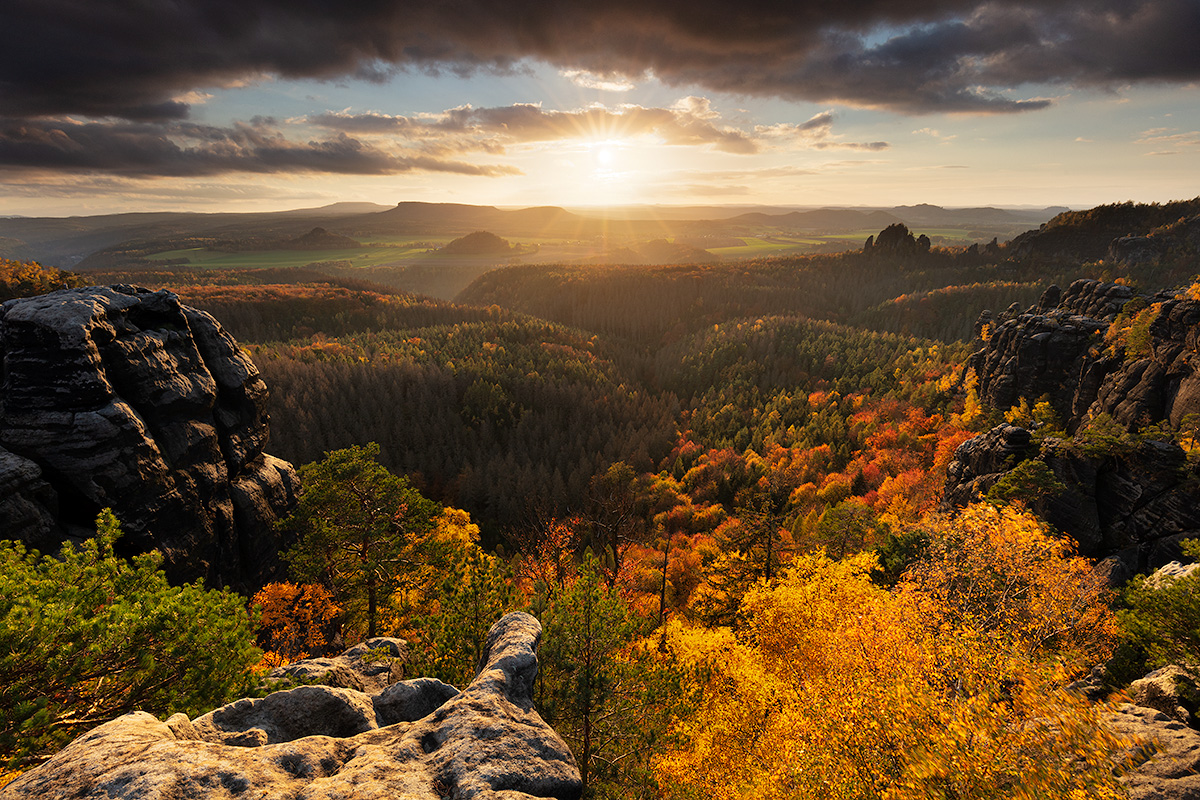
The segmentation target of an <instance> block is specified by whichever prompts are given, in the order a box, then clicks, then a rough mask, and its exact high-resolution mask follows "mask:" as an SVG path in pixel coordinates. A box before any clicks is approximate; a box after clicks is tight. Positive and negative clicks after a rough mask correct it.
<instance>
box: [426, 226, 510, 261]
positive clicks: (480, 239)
mask: <svg viewBox="0 0 1200 800" xmlns="http://www.w3.org/2000/svg"><path fill="white" fill-rule="evenodd" d="M512 251H513V246H512V245H511V244H509V243H508V240H507V239H501V238H500V237H499V236H497V235H496V234H494V233H489V232H488V231H475V232H474V233H468V234H467V235H466V236H460V237H459V238H457V239H455V240H454V241H452V242H450V243H449V244H447V245H446V246H445V247H443V248H442V252H443V253H447V254H450V255H456V256H498V255H508V254H509V253H511V252H512Z"/></svg>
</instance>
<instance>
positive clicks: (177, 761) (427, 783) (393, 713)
mask: <svg viewBox="0 0 1200 800" xmlns="http://www.w3.org/2000/svg"><path fill="white" fill-rule="evenodd" d="M540 636H541V625H539V624H538V621H537V620H536V619H534V618H533V617H531V616H529V615H528V614H523V613H515V614H509V615H507V616H505V617H504V618H502V619H501V620H500V621H499V622H497V623H496V624H495V625H493V626H492V629H491V631H490V632H489V633H488V638H487V644H486V650H485V652H484V656H483V663H482V665H481V667H480V670H479V673H478V674H477V675H476V677H475V680H474V681H473V682H472V683H471V685H470V686H468V687H467V688H466V689H465V690H464V691H463V692H462V693H458V692H457V691H456V690H454V689H453V688H452V687H449V686H446V685H445V684H442V683H440V682H439V681H434V680H432V679H428V678H422V679H417V680H415V681H404V682H402V683H397V684H393V685H391V686H389V687H387V688H386V689H384V690H383V691H382V692H380V693H378V694H375V695H369V694H365V693H363V692H358V691H355V690H352V689H342V688H330V687H327V686H301V687H299V688H296V689H291V690H288V691H283V692H276V693H275V694H272V695H268V696H267V697H265V698H262V699H259V700H250V699H246V700H239V701H237V702H236V703H233V704H231V705H228V706H225V707H223V708H220V709H216V710H215V711H212V712H209V713H208V714H205V715H203V716H201V717H198V718H196V719H195V720H189V719H188V718H187V717H186V716H184V715H183V714H176V715H175V716H173V717H171V718H170V719H168V720H166V722H160V721H159V720H157V719H155V718H154V717H152V716H151V715H149V714H146V713H142V712H137V713H133V714H127V715H126V716H124V717H119V718H118V719H115V720H113V721H112V722H109V723H107V724H105V725H102V726H100V727H99V728H96V729H95V730H93V731H91V732H90V733H87V734H85V735H83V736H81V737H79V738H78V739H76V740H75V741H74V742H72V743H71V744H70V745H68V746H67V747H66V748H65V749H63V750H62V751H61V752H59V753H58V754H57V755H56V756H54V757H53V758H52V759H50V760H49V761H48V762H46V763H45V764H43V765H42V766H40V767H38V768H37V769H34V770H31V771H30V772H28V773H26V774H24V775H22V776H21V777H20V778H18V779H17V780H16V781H14V782H13V783H11V784H9V785H8V786H7V787H6V788H5V789H2V790H0V797H3V798H4V800H25V798H29V799H30V800H32V798H39V800H48V799H50V798H62V799H63V800H65V799H66V798H110V797H117V796H120V797H139V798H164V799H165V798H175V797H187V798H195V799H196V800H204V799H205V798H213V799H214V800H216V799H217V798H228V797H231V796H244V797H256V798H263V799H264V800H291V799H292V798H299V797H303V798H307V799H308V800H322V799H323V798H328V799H329V800H334V798H338V799H341V798H350V797H354V798H363V799H364V800H365V799H367V798H372V799H373V798H378V799H379V800H384V799H385V798H387V799H388V800H391V799H392V798H412V799H413V800H437V799H438V798H458V799H459V800H466V799H467V798H479V800H534V798H557V799H558V800H576V799H577V798H578V797H579V795H580V792H581V790H582V784H581V780H580V775H579V769H578V767H577V766H576V763H575V759H574V757H573V756H572V755H571V751H570V750H569V749H567V746H566V745H565V744H564V743H563V741H562V739H561V738H559V736H558V734H556V733H555V732H554V731H553V729H551V728H550V727H549V726H548V725H546V723H545V722H543V721H542V718H541V717H540V716H539V715H538V713H537V710H536V709H535V708H534V707H533V694H532V693H533V682H534V678H535V677H536V675H537V655H536V648H537V643H538V640H539V638H540Z"/></svg>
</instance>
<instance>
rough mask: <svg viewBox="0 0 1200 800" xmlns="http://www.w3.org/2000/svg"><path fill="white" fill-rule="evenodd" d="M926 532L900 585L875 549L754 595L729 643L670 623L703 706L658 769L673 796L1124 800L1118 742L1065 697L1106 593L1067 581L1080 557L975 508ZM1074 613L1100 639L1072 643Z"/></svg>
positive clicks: (1089, 647)
mask: <svg viewBox="0 0 1200 800" xmlns="http://www.w3.org/2000/svg"><path fill="white" fill-rule="evenodd" d="M927 528H928V530H929V532H930V535H931V537H932V539H933V541H932V544H931V547H930V553H929V555H928V556H927V557H926V560H925V561H924V562H922V563H921V564H919V565H918V566H916V567H915V568H914V569H913V570H912V571H911V572H910V574H909V577H908V579H907V580H906V581H905V582H904V583H903V584H902V585H901V586H899V587H897V588H896V589H894V590H888V589H884V588H881V587H879V586H877V585H875V584H874V583H872V582H871V580H870V577H869V575H870V572H871V570H872V569H873V568H874V567H875V557H874V555H873V554H871V553H860V554H857V555H852V556H849V557H847V558H845V559H843V560H841V561H832V560H831V559H829V558H828V557H827V556H825V555H824V553H823V552H817V553H811V554H804V555H800V556H798V557H797V558H796V559H795V561H794V563H793V565H792V567H791V569H790V570H788V571H787V572H786V573H785V574H784V576H783V577H782V578H781V579H780V580H779V581H778V582H777V583H776V584H774V585H767V584H765V583H763V584H760V585H759V586H758V587H756V588H754V589H752V590H751V591H749V592H748V593H747V594H746V596H745V598H744V600H743V616H744V619H745V625H744V627H743V628H742V629H741V630H740V631H739V632H738V633H733V632H731V631H729V630H727V629H718V630H715V631H713V630H707V629H698V628H688V627H686V626H684V625H682V624H680V623H677V622H676V623H672V624H671V625H669V626H668V629H667V632H666V635H665V637H664V640H665V642H666V643H667V647H668V649H669V652H670V655H671V656H672V657H674V658H676V659H678V661H679V662H680V663H681V664H682V665H683V666H685V667H687V668H689V669H690V670H691V674H692V676H693V677H692V679H691V682H690V692H691V696H692V697H693V698H695V700H694V711H693V712H692V713H691V714H690V715H687V716H685V717H684V718H682V719H681V720H680V722H679V724H678V725H677V727H676V730H675V733H676V735H677V736H678V740H677V742H678V744H677V746H676V747H674V748H673V749H671V750H668V751H667V752H665V753H663V754H661V755H660V756H658V757H657V758H656V759H655V762H654V763H655V767H656V770H657V775H658V778H659V781H660V783H661V785H662V786H664V787H665V790H666V792H667V794H668V795H670V796H678V797H711V798H722V799H725V798H728V799H729V800H733V798H794V797H831V798H886V799H887V800H910V799H911V800H917V798H922V799H923V798H930V797H941V798H951V797H953V798H978V799H979V800H983V798H1022V799H1023V800H1026V799H1027V800H1033V799H1034V798H1043V797H1063V798H1079V799H1080V800H1082V798H1085V797H1087V798H1115V797H1120V796H1123V792H1122V788H1121V787H1120V785H1119V783H1118V781H1117V778H1116V773H1115V771H1114V766H1116V765H1118V764H1119V763H1121V762H1122V761H1123V760H1124V759H1125V753H1126V752H1127V750H1126V748H1127V745H1128V743H1127V742H1124V741H1122V740H1120V739H1119V738H1118V737H1117V736H1115V735H1114V734H1112V733H1111V732H1109V731H1108V730H1107V729H1106V728H1105V726H1104V723H1103V719H1102V709H1100V708H1097V707H1094V706H1091V705H1089V704H1088V702H1087V701H1085V700H1084V699H1083V698H1081V697H1079V696H1077V695H1075V694H1074V693H1071V692H1068V691H1066V690H1065V689H1063V688H1062V684H1063V681H1064V679H1065V676H1066V675H1067V674H1068V672H1069V669H1070V665H1071V663H1074V661H1075V660H1076V659H1075V656H1076V655H1078V654H1079V653H1081V652H1089V653H1097V652H1099V651H1100V650H1101V649H1103V646H1104V644H1105V642H1106V640H1107V639H1106V637H1107V633H1105V632H1106V631H1108V630H1109V629H1110V624H1111V623H1110V616H1109V612H1108V611H1107V608H1106V607H1105V606H1104V604H1103V603H1102V602H1101V596H1100V594H1099V593H1098V592H1096V591H1094V588H1093V587H1092V586H1091V585H1090V584H1087V583H1085V584H1084V585H1083V586H1082V587H1076V586H1072V585H1070V584H1069V582H1068V581H1069V580H1070V579H1071V578H1072V577H1079V575H1078V574H1077V572H1076V571H1075V566H1076V564H1075V563H1074V560H1073V559H1072V557H1071V556H1070V555H1069V554H1066V553H1065V552H1064V551H1063V549H1062V548H1061V547H1060V546H1059V545H1058V544H1057V543H1056V542H1055V541H1054V540H1053V539H1052V537H1050V536H1048V535H1047V534H1046V533H1045V531H1044V530H1043V529H1041V527H1040V526H1039V525H1037V524H1036V521H1034V520H1032V519H1031V518H1028V517H1026V516H1024V515H1019V514H1016V513H1015V512H998V511H995V510H994V509H971V510H969V511H968V513H967V514H966V515H964V517H963V518H962V519H960V520H959V521H952V520H941V519H939V520H935V521H932V522H931V523H930V524H929V525H928V526H927ZM950 543H959V544H957V545H952V544H950ZM954 547H957V548H958V552H959V556H960V557H959V558H958V559H951V558H947V557H944V556H943V553H949V552H950V551H951V550H952V549H953V548H954ZM1009 559H1011V560H1009ZM939 569H940V570H943V571H946V572H948V573H949V574H948V575H947V576H946V577H944V578H942V579H935V578H934V577H933V576H934V574H935V573H936V572H937V571H938V570H939ZM1060 571H1061V572H1062V573H1063V574H1064V575H1066V576H1067V578H1065V579H1061V580H1060V579H1059V578H1058V576H1057V573H1058V572H1060ZM971 581H975V582H976V583H977V584H978V587H977V590H976V589H973V590H971V591H969V592H968V591H967V588H966V585H967V584H968V583H969V582H971ZM1069 609H1073V612H1072V611H1069ZM1069 613H1074V614H1075V615H1076V616H1077V617H1080V618H1083V619H1088V620H1091V621H1092V623H1094V624H1095V625H1096V627H1097V629H1098V630H1099V631H1101V632H1102V633H1098V634H1096V635H1093V636H1090V637H1089V636H1083V635H1082V631H1078V632H1077V633H1078V634H1079V635H1078V636H1077V635H1076V633H1074V632H1072V631H1070V630H1064V623H1065V620H1066V617H1067V615H1068V614H1069ZM1051 631H1054V632H1056V633H1055V635H1053V636H1049V637H1048V636H1047V634H1049V633H1050V632H1051ZM1068 652H1070V655H1068V656H1066V657H1065V658H1064V657H1062V656H1063V655H1064V654H1066V653H1068Z"/></svg>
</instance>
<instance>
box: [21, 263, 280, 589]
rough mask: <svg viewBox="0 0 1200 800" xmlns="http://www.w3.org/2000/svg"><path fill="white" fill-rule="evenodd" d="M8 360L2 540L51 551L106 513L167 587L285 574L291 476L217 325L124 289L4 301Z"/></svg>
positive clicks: (160, 295) (167, 296)
mask: <svg viewBox="0 0 1200 800" xmlns="http://www.w3.org/2000/svg"><path fill="white" fill-rule="evenodd" d="M0 363H2V365H3V369H2V374H0V514H2V515H3V518H4V519H5V520H6V523H7V524H6V526H5V530H4V532H3V534H2V536H3V537H4V538H20V539H22V540H23V541H25V542H26V543H27V544H29V545H30V546H33V547H36V548H37V549H39V550H41V551H43V552H54V551H55V550H56V549H57V548H58V546H59V545H60V544H61V543H62V542H63V541H64V540H66V539H68V538H72V537H83V536H87V535H89V534H90V533H91V532H92V530H93V520H94V518H95V515H96V513H97V512H98V511H99V510H100V509H101V508H104V507H111V508H112V509H113V510H114V511H115V512H116V514H117V517H118V518H119V519H120V520H121V523H122V527H123V529H124V530H125V532H126V535H125V536H124V537H123V539H122V540H121V541H120V542H118V550H119V551H121V552H122V553H124V554H130V553H132V552H144V551H146V550H149V549H151V548H156V549H158V550H159V551H160V552H161V553H162V554H163V556H164V568H165V569H166V571H167V574H168V576H169V577H170V578H171V579H172V580H175V581H185V580H193V579H196V578H205V579H207V580H208V582H209V584H210V585H236V586H239V587H243V588H245V587H247V586H253V585H255V584H256V583H260V582H261V581H262V580H263V579H264V578H265V577H266V575H269V574H270V572H271V571H272V569H273V568H274V567H275V565H277V562H278V559H277V552H278V546H277V541H276V535H275V534H274V532H273V525H274V523H275V522H276V520H277V519H278V518H279V517H280V516H282V515H286V514H287V513H288V512H289V510H290V509H291V507H292V506H293V505H294V502H295V493H296V489H297V480H296V474H295V471H294V470H293V469H292V466H291V465H290V464H288V463H287V462H284V461H281V460H279V459H277V458H274V457H272V456H270V455H267V454H266V453H264V452H263V448H264V445H265V444H266V441H267V433H268V420H267V411H266V408H267V406H266V400H267V388H266V385H265V384H264V383H263V381H262V380H261V378H259V375H258V370H257V369H256V368H255V366H254V364H253V362H252V361H251V360H250V358H249V356H247V355H246V354H245V353H244V352H242V350H241V349H240V348H239V347H238V345H237V343H236V342H235V341H234V340H233V338H232V337H230V336H229V335H228V334H227V333H225V332H224V331H223V330H222V329H221V326H220V325H219V324H218V323H217V322H216V320H214V319H213V318H212V317H211V316H209V315H208V314H206V313H204V312H202V311H197V310H196V309H193V308H189V307H187V306H184V305H182V304H181V303H180V302H179V299H178V298H177V297H176V296H175V295H174V294H172V293H170V292H167V291H158V292H150V291H147V290H145V289H139V288H134V287H130V286H111V287H91V288H85V289H66V290H63V291H59V292H53V293H51V294H47V295H41V296H39V297H31V298H22V299H17V300H10V301H8V302H6V303H4V304H3V305H2V306H0Z"/></svg>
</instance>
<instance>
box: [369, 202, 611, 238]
mask: <svg viewBox="0 0 1200 800" xmlns="http://www.w3.org/2000/svg"><path fill="white" fill-rule="evenodd" d="M353 224H354V225H355V226H356V227H357V229H358V230H362V231H364V232H377V233H432V232H436V233H443V234H444V233H457V232H459V231H464V230H465V231H468V232H471V231H481V230H502V231H504V232H505V233H506V234H508V235H510V236H511V235H526V236H529V235H538V234H542V235H546V233H547V232H549V235H560V232H561V231H563V230H565V229H582V228H586V227H588V225H587V223H586V222H585V221H584V220H583V218H582V217H579V216H576V215H575V214H572V213H570V212H569V211H565V210H563V209H561V208H558V207H557V206H540V207H535V208H523V209H519V210H508V209H499V208H496V207H495V206H472V205H463V204H460V203H415V202H404V203H398V204H397V205H396V207H395V208H391V209H388V210H387V211H381V212H379V213H377V214H369V215H365V216H362V217H359V218H357V219H356V220H354V221H353Z"/></svg>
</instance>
